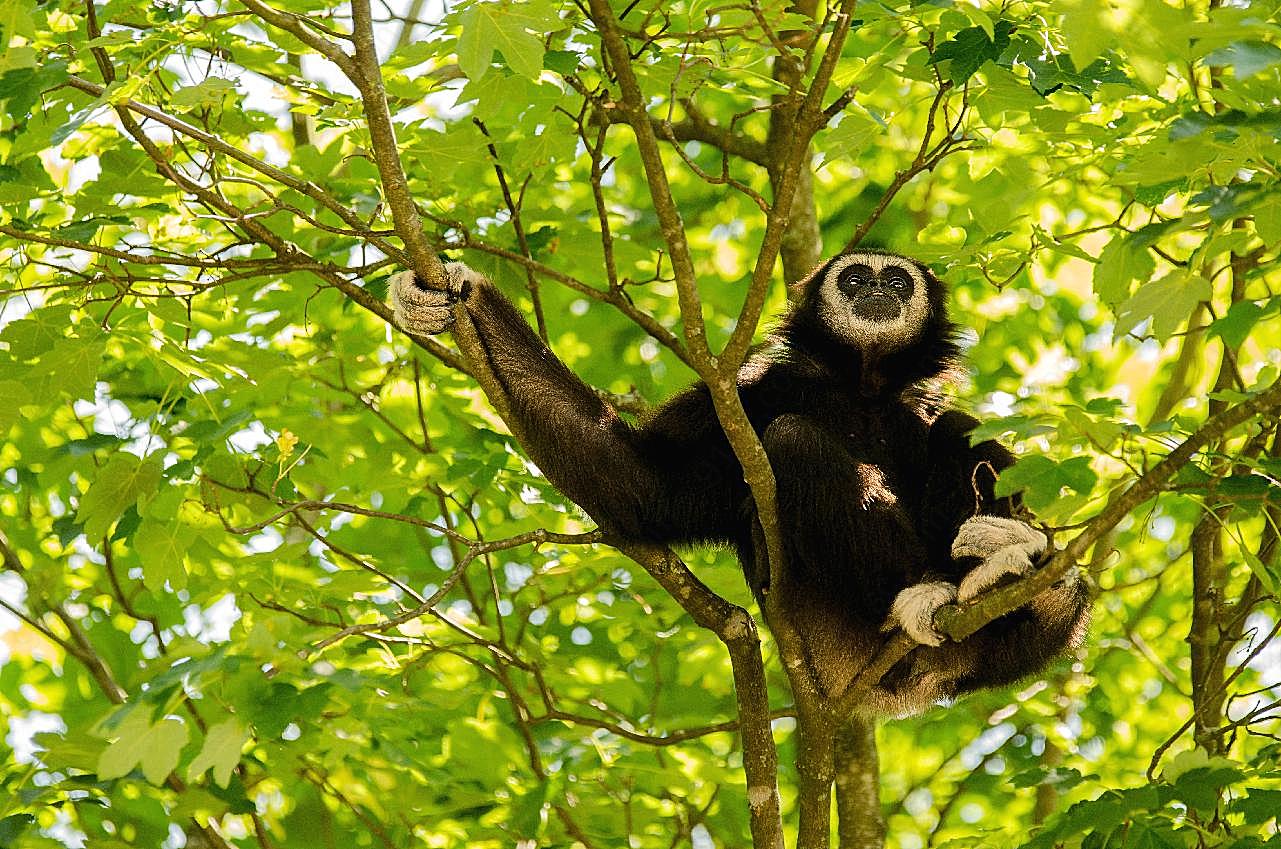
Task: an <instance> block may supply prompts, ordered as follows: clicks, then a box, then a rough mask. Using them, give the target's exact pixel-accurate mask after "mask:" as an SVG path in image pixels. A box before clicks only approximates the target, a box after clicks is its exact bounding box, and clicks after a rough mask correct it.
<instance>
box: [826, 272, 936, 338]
mask: <svg viewBox="0 0 1281 849" xmlns="http://www.w3.org/2000/svg"><path fill="white" fill-rule="evenodd" d="M816 300H817V310H818V315H819V317H820V318H821V319H822V321H823V323H824V324H825V325H826V326H827V328H828V329H829V330H831V332H832V333H833V334H834V335H835V336H836V337H838V338H839V339H841V340H842V341H844V342H847V343H849V344H851V345H855V346H858V347H860V348H875V349H877V350H881V351H895V350H898V349H900V348H905V347H907V346H908V345H910V344H912V342H914V341H916V339H917V338H919V336H920V333H921V328H922V327H924V326H925V322H926V321H927V320H928V319H929V317H930V301H929V291H928V285H927V282H926V279H925V274H924V273H923V272H922V271H921V269H920V268H919V267H918V266H917V265H916V263H914V262H912V261H911V260H908V259H904V258H903V257H898V256H892V255H887V254H847V255H845V256H839V257H837V258H836V259H834V260H832V261H831V263H829V264H828V267H827V269H826V270H825V271H824V273H823V279H822V280H821V281H819V286H818V292H817V299H816Z"/></svg>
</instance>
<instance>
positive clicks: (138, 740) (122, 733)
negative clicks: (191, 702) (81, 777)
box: [97, 705, 188, 786]
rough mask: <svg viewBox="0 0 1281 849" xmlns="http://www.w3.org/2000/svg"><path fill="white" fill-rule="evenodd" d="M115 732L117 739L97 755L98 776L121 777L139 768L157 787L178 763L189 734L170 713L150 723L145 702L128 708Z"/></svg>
mask: <svg viewBox="0 0 1281 849" xmlns="http://www.w3.org/2000/svg"><path fill="white" fill-rule="evenodd" d="M115 732H116V735H117V736H116V739H115V740H113V741H112V742H111V744H110V745H109V746H107V748H106V749H104V750H103V752H102V755H101V756H100V757H99V758H98V768H97V773H98V777H99V778H101V779H103V780H104V781H107V780H111V779H113V778H121V777H123V776H125V775H128V774H129V773H130V772H131V771H132V770H133V769H134V767H141V768H142V774H143V777H145V778H146V779H147V781H149V782H151V783H152V784H155V785H157V786H159V785H161V784H163V783H164V781H165V779H167V778H168V777H169V774H170V773H171V772H173V770H174V767H176V766H177V765H178V758H179V756H180V755H181V753H182V747H183V746H185V745H186V744H187V735H188V731H187V726H186V724H184V723H183V722H181V721H180V720H178V719H175V718H173V717H170V716H166V717H163V718H161V720H160V721H159V722H157V723H156V724H155V725H152V724H151V720H150V717H149V711H148V709H147V707H146V706H145V705H137V706H135V707H133V708H131V709H130V710H129V713H128V714H127V715H126V716H125V717H124V720H123V721H122V722H121V723H120V725H119V726H117V727H116V728H115Z"/></svg>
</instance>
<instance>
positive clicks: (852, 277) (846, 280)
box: [836, 263, 874, 292]
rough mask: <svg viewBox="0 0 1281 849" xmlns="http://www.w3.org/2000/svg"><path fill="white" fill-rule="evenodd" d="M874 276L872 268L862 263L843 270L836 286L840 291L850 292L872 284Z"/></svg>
mask: <svg viewBox="0 0 1281 849" xmlns="http://www.w3.org/2000/svg"><path fill="white" fill-rule="evenodd" d="M873 276H874V275H873V274H872V269H871V267H870V266H867V265H863V264H861V263H857V264H855V265H848V266H846V267H845V268H843V269H841V273H840V276H838V277H837V278H836V285H837V286H838V287H839V288H840V289H842V290H844V291H846V292H849V291H851V290H853V289H856V288H861V287H863V286H867V285H869V284H871V282H872V278H873Z"/></svg>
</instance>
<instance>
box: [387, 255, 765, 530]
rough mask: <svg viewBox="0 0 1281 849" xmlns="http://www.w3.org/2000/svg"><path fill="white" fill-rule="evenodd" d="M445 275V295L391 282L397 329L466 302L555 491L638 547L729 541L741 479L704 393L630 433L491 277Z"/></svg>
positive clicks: (435, 321)
mask: <svg viewBox="0 0 1281 849" xmlns="http://www.w3.org/2000/svg"><path fill="white" fill-rule="evenodd" d="M445 269H446V274H447V278H448V283H449V290H448V292H438V291H431V290H427V289H424V288H422V287H420V286H418V285H417V283H416V281H415V279H414V275H413V273H412V272H402V273H401V274H397V275H395V276H394V277H393V278H392V280H391V284H390V296H391V301H392V304H393V305H394V307H395V318H396V322H397V323H398V324H400V325H401V326H402V327H404V328H405V329H407V330H410V331H412V332H417V333H439V332H440V331H442V330H444V329H446V328H447V327H448V326H449V324H450V323H452V312H451V309H452V307H451V306H450V305H451V304H452V303H453V302H455V301H461V302H462V303H463V304H464V305H465V306H466V308H467V312H468V315H469V316H470V318H471V320H472V322H473V324H474V325H475V327H476V331H477V334H478V335H479V337H480V341H481V344H482V346H483V347H484V350H485V355H486V357H487V358H488V361H489V365H490V367H491V368H492V370H493V372H494V375H495V377H496V378H497V380H498V382H499V384H500V385H501V387H502V390H503V392H504V394H505V395H506V396H507V402H508V405H509V408H510V410H511V413H512V415H513V416H514V417H515V418H516V419H517V425H518V426H519V428H520V430H521V431H522V433H523V437H524V447H525V448H526V450H527V451H528V452H529V455H530V457H531V458H533V460H534V462H535V463H537V464H538V467H539V468H540V469H541V470H542V471H543V473H544V474H546V476H547V478H548V480H550V481H551V482H552V483H553V484H555V486H556V487H557V489H559V490H560V491H561V492H563V493H564V494H565V495H566V496H568V497H569V498H571V499H572V500H573V501H574V502H576V503H577V504H578V505H579V506H581V507H582V508H583V509H584V510H586V511H587V513H588V514H590V515H591V517H592V518H593V519H595V520H596V521H597V522H598V523H600V525H601V526H602V527H603V528H605V529H606V530H607V531H611V532H613V533H617V534H620V535H622V536H625V537H628V538H631V539H643V540H649V541H654V542H675V541H682V540H686V539H701V538H711V537H715V536H719V537H720V538H724V537H725V533H726V532H725V531H724V526H725V525H726V516H732V515H733V505H734V504H735V503H737V502H736V501H735V500H734V499H735V494H734V493H735V490H734V480H735V478H736V477H737V478H738V479H739V480H740V482H741V474H738V473H737V463H736V462H734V461H733V455H732V454H729V453H728V446H726V447H725V449H724V450H718V447H719V444H718V440H719V442H723V441H724V435H723V433H721V431H720V427H719V425H718V424H717V423H716V418H715V415H714V411H713V410H712V408H711V403H710V399H708V398H707V397H706V392H705V390H704V392H702V393H700V392H698V391H696V389H692V390H690V391H687V392H686V393H683V394H682V395H679V396H677V398H675V399H673V401H672V402H670V403H669V404H668V405H666V406H665V407H664V408H663V410H661V411H660V412H659V413H658V414H657V415H656V416H655V418H654V419H653V420H652V421H651V422H649V423H648V424H646V425H645V426H644V427H642V428H640V429H637V428H633V427H632V426H631V425H630V424H628V423H627V422H625V421H623V420H622V419H621V418H619V416H618V413H617V412H616V411H615V410H614V409H613V407H611V406H610V405H608V404H606V403H605V402H604V401H602V400H601V399H600V398H599V397H598V396H597V395H596V393H595V392H594V391H592V389H591V388H590V387H588V386H587V385H586V384H585V383H583V381H581V380H580V379H579V378H578V377H577V375H575V374H574V373H573V372H572V371H570V370H569V369H568V368H566V366H565V365H564V364H563V363H562V362H561V361H560V360H559V359H557V358H556V356H555V354H553V353H552V352H551V351H550V350H549V349H548V348H547V346H546V345H544V344H543V342H542V340H541V339H539V338H538V336H537V335H536V334H535V333H534V331H533V329H531V328H530V326H529V325H528V324H527V323H526V322H525V320H524V318H522V317H521V315H520V313H519V312H517V310H516V308H515V307H514V306H512V303H511V302H510V301H509V300H507V298H506V297H504V296H503V294H502V293H501V292H499V291H498V289H497V288H495V287H494V285H493V284H492V283H490V282H489V280H488V279H486V278H485V276H484V275H482V274H479V273H477V272H475V271H473V270H472V269H470V268H468V267H467V266H466V265H463V264H462V263H458V262H454V263H449V264H448V265H446V267H445ZM726 458H728V461H729V462H731V463H733V465H732V466H731V465H728V464H727V462H726ZM740 486H741V483H740ZM739 500H741V498H739Z"/></svg>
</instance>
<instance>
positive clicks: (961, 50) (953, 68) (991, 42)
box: [930, 20, 1014, 85]
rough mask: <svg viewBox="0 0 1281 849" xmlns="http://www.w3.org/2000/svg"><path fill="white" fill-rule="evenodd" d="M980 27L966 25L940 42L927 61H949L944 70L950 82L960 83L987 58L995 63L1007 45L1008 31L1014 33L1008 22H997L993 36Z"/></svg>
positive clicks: (932, 63)
mask: <svg viewBox="0 0 1281 849" xmlns="http://www.w3.org/2000/svg"><path fill="white" fill-rule="evenodd" d="M983 30H984V28H983V27H969V28H968V29H963V30H961V31H960V32H958V33H957V34H956V35H954V36H953V37H952V38H951V39H950V40H948V41H945V42H943V43H942V44H940V45H939V46H938V48H937V49H935V51H934V55H933V56H932V57H930V64H931V65H937V64H939V63H941V62H947V61H951V63H952V64H951V65H950V66H949V67H948V69H947V70H946V71H945V72H944V73H945V74H946V76H947V78H948V79H950V80H951V81H952V82H953V83H956V84H957V85H960V84H961V83H963V82H965V81H966V80H968V79H969V78H970V77H972V76H974V72H975V71H977V70H978V69H979V67H980V66H981V65H982V64H983V63H984V62H988V61H992V62H995V61H996V60H997V59H999V58H1000V56H1001V54H1002V53H1003V52H1005V48H1007V47H1009V46H1010V34H1011V33H1012V32H1014V24H1013V22H1011V21H1006V20H1001V21H997V23H996V26H995V29H994V36H993V37H989V36H988V34H987V33H986V32H984V31H983Z"/></svg>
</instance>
